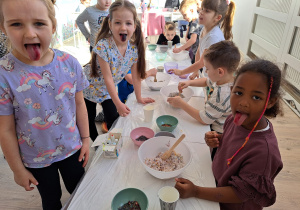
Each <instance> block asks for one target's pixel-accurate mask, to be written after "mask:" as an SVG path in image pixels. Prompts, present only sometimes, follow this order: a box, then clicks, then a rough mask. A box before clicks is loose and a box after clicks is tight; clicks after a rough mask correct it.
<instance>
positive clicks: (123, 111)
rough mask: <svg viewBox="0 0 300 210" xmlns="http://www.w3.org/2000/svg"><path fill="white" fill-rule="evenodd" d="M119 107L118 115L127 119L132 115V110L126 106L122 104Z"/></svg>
mask: <svg viewBox="0 0 300 210" xmlns="http://www.w3.org/2000/svg"><path fill="white" fill-rule="evenodd" d="M116 107H117V110H118V113H119V115H120V116H121V117H126V116H127V115H129V113H130V109H129V108H128V106H126V104H123V103H120V104H119V105H118V106H116Z"/></svg>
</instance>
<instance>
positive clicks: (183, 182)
mask: <svg viewBox="0 0 300 210" xmlns="http://www.w3.org/2000/svg"><path fill="white" fill-rule="evenodd" d="M175 181H176V184H175V188H176V189H177V190H178V191H179V194H180V198H190V197H196V190H197V186H196V185H194V184H193V182H191V181H190V180H187V179H184V178H176V179H175Z"/></svg>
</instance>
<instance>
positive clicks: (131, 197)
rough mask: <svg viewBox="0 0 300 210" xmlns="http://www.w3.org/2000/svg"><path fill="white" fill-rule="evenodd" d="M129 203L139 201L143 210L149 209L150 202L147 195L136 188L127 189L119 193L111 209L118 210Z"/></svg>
mask: <svg viewBox="0 0 300 210" xmlns="http://www.w3.org/2000/svg"><path fill="white" fill-rule="evenodd" d="M128 201H137V202H138V203H139V205H140V207H141V209H145V210H147V209H148V205H149V202H148V198H147V196H146V194H145V193H144V192H143V191H141V190H139V189H136V188H126V189H124V190H121V191H120V192H118V193H117V194H116V195H115V197H114V198H113V200H112V202H111V209H112V210H118V208H120V207H122V206H123V205H124V204H126V203H128Z"/></svg>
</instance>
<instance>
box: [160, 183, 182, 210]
mask: <svg viewBox="0 0 300 210" xmlns="http://www.w3.org/2000/svg"><path fill="white" fill-rule="evenodd" d="M158 197H159V202H160V208H161V210H175V208H176V204H177V201H178V199H179V192H178V190H177V189H176V188H175V187H171V186H165V187H162V188H160V190H159V191H158Z"/></svg>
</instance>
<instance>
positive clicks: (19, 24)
mask: <svg viewBox="0 0 300 210" xmlns="http://www.w3.org/2000/svg"><path fill="white" fill-rule="evenodd" d="M11 26H15V27H17V26H21V23H12V24H11Z"/></svg>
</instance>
